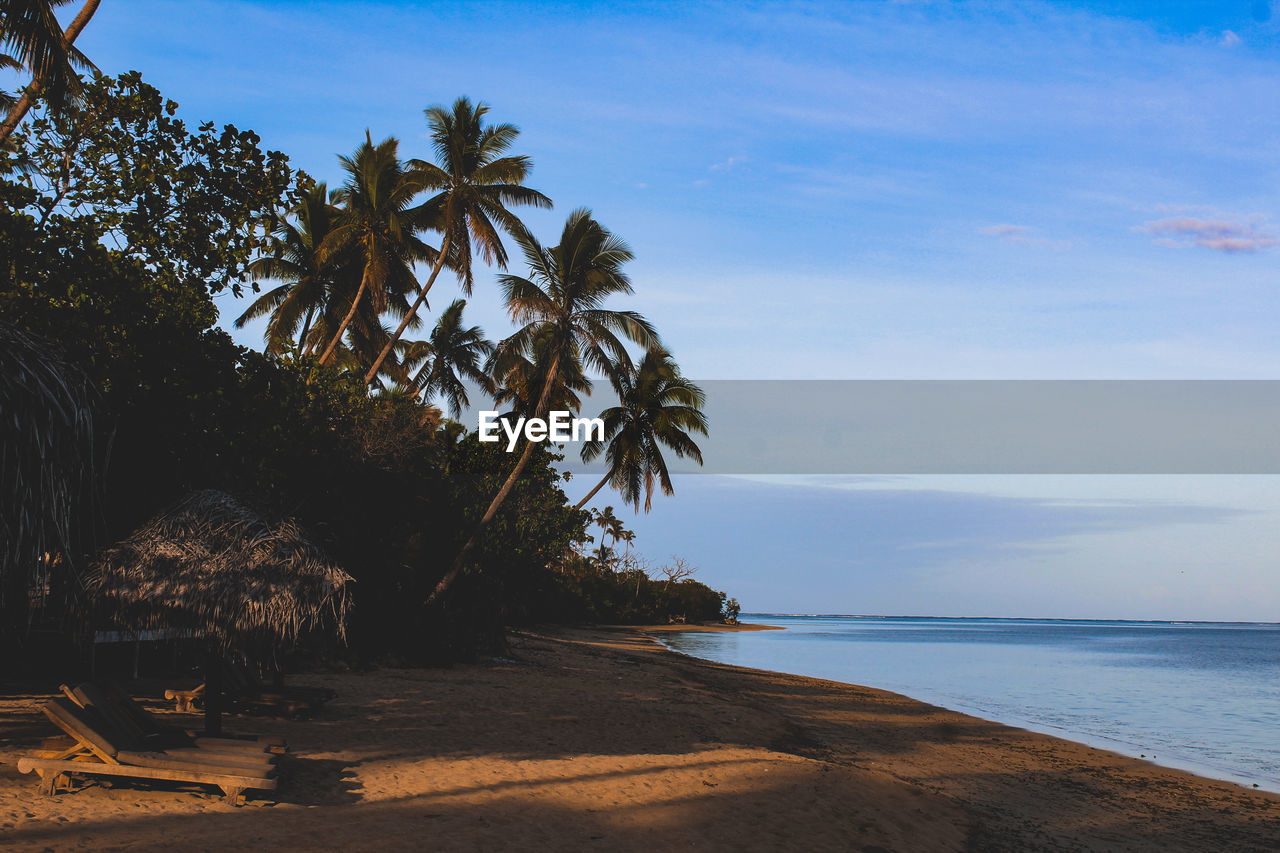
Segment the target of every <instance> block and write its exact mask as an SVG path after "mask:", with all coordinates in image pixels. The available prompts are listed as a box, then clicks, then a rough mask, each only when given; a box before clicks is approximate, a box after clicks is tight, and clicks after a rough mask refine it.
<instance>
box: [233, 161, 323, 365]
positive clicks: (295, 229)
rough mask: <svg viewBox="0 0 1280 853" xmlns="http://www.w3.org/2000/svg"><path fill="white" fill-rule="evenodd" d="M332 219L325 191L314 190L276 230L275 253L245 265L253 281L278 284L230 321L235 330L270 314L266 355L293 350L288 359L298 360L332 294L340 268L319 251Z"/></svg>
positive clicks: (320, 187)
mask: <svg viewBox="0 0 1280 853" xmlns="http://www.w3.org/2000/svg"><path fill="white" fill-rule="evenodd" d="M337 214H338V208H336V207H334V206H333V205H332V204H330V202H329V189H328V187H327V186H325V184H323V183H318V184H316V185H315V186H313V187H312V188H311V189H310V190H308V191H307V192H306V194H305V195H303V197H302V200H301V201H300V202H299V203H298V206H297V207H295V208H294V209H293V215H294V218H295V219H296V220H297V221H296V223H294V222H289V221H288V220H287V219H286V220H282V221H281V223H280V225H279V226H278V227H277V229H276V232H275V235H274V236H275V251H273V252H272V254H271V255H269V256H267V257H262V258H258V259H257V260H255V261H254V262H253V263H251V264H250V265H249V272H250V273H251V274H252V275H253V276H254V278H255V279H272V280H275V281H280V282H283V283H282V284H280V285H279V286H277V287H274V288H272V289H271V290H269V291H267V292H266V293H264V294H262V295H261V296H259V297H258V298H257V299H256V300H254V302H253V304H252V305H250V306H249V308H248V310H246V311H245V312H244V313H243V314H241V315H240V317H239V318H238V319H237V320H236V321H235V327H236V328H237V329H241V328H244V325H245V323H247V322H249V321H250V320H256V319H257V318H258V317H262V316H265V315H268V314H270V315H271V321H270V322H269V323H268V324H267V332H266V338H267V352H268V353H271V354H273V355H282V354H283V353H284V352H285V350H287V349H288V348H289V346H290V344H293V349H294V355H295V356H298V355H301V354H302V352H303V351H304V348H306V346H307V336H308V334H310V332H311V328H312V321H313V320H314V319H315V315H316V312H317V311H320V310H322V309H323V307H324V305H325V303H326V302H328V301H329V299H330V297H331V296H332V294H333V292H334V289H335V285H336V277H337V275H338V274H339V268H340V263H339V262H338V259H337V258H326V257H325V253H323V252H322V251H321V249H320V247H321V245H323V243H324V240H325V238H326V237H327V236H328V235H329V231H330V229H331V228H332V227H333V221H334V219H335V217H336V216H337ZM299 323H301V330H299ZM295 338H296V343H294V341H295ZM325 340H328V338H327V337H326V338H325Z"/></svg>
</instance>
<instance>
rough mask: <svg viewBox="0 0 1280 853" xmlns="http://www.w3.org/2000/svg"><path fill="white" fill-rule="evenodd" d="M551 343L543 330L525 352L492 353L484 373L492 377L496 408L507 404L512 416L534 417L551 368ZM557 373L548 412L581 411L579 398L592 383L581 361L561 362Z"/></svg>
mask: <svg viewBox="0 0 1280 853" xmlns="http://www.w3.org/2000/svg"><path fill="white" fill-rule="evenodd" d="M552 340H553V337H552V336H551V335H550V334H548V333H547V332H546V331H544V332H543V333H541V334H540V335H538V336H536V337H535V338H534V339H533V340H532V341H531V342H530V344H529V347H528V349H527V350H520V349H517V348H516V347H503V348H501V350H500V351H496V352H495V353H494V354H493V357H492V358H490V359H489V363H488V364H487V365H486V366H485V370H486V372H487V373H488V374H489V376H490V377H492V385H493V388H492V393H493V401H494V403H495V404H496V405H499V406H502V405H506V404H510V406H511V412H510V414H511V415H523V416H525V417H534V409H535V408H537V405H538V399H539V397H541V395H542V388H543V386H544V385H545V384H546V382H547V368H549V367H550V366H551V358H550V357H549V356H548V355H547V350H548V349H549V347H550V345H551V342H552ZM557 374H558V375H557V376H555V377H554V379H553V380H552V382H553V385H552V389H551V395H550V396H549V397H548V398H547V402H546V408H547V411H552V410H562V411H571V412H576V411H578V410H579V409H581V408H582V398H581V396H580V395H581V394H585V393H586V392H588V391H590V390H591V380H589V379H587V377H586V374H585V373H584V372H583V370H582V361H581V360H580V359H576V358H569V359H561V361H560V364H559V367H558V369H557Z"/></svg>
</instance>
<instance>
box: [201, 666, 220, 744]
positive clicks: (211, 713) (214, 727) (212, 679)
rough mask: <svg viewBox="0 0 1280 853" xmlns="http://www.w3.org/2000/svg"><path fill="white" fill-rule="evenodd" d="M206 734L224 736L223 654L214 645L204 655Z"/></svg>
mask: <svg viewBox="0 0 1280 853" xmlns="http://www.w3.org/2000/svg"><path fill="white" fill-rule="evenodd" d="M204 733H205V734H206V735H209V736H210V737H217V736H218V735H221V734H222V652H221V651H220V650H219V649H218V648H217V647H216V646H214V645H213V644H212V643H211V644H209V645H208V646H207V647H206V648H205V653H204Z"/></svg>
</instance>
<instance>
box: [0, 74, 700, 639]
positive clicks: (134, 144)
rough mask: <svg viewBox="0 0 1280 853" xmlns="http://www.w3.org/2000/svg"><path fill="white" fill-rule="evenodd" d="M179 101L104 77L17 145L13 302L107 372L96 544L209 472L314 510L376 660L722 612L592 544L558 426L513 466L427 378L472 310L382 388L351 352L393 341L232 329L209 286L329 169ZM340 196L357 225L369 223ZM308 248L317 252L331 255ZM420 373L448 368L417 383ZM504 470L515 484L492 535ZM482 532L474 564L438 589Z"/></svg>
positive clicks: (4, 201)
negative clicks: (562, 457)
mask: <svg viewBox="0 0 1280 853" xmlns="http://www.w3.org/2000/svg"><path fill="white" fill-rule="evenodd" d="M175 114H176V105H175V104H173V102H172V101H168V100H166V99H164V98H163V97H162V96H161V95H160V93H159V92H157V91H156V90H155V89H154V88H152V87H150V86H149V85H147V84H146V83H144V82H143V81H142V79H141V78H140V76H139V75H137V74H128V75H124V76H122V77H120V78H118V79H107V78H98V79H96V80H94V81H90V82H88V83H86V85H85V86H84V93H83V100H82V104H81V106H79V107H75V108H69V109H64V110H62V111H60V112H59V113H58V114H56V115H51V114H48V113H44V114H41V115H39V116H37V117H36V118H35V119H34V120H33V121H31V122H29V123H28V124H27V125H25V126H24V128H23V129H22V131H21V132H20V133H19V134H17V135H15V137H14V138H13V140H14V142H15V143H16V145H15V146H14V147H13V149H12V150H9V151H6V152H0V258H3V259H4V263H3V265H0V319H2V320H3V321H4V322H6V323H9V324H12V326H14V327H16V328H17V329H20V330H21V331H22V332H23V333H24V334H27V335H33V336H36V337H38V338H40V339H43V340H44V341H47V342H49V343H50V344H51V345H52V347H53V348H55V349H56V350H57V351H59V352H60V353H61V355H60V358H64V359H65V360H66V361H67V362H69V363H71V364H73V365H75V366H76V369H77V370H78V371H82V372H83V373H84V375H85V376H87V378H88V380H89V382H90V383H91V385H92V387H93V388H94V389H96V390H95V391H94V394H93V404H92V409H93V416H94V427H95V428H94V432H93V434H92V435H93V441H94V442H95V447H94V448H93V455H95V456H96V457H97V458H99V459H102V460H106V462H105V465H104V466H103V467H102V468H101V470H100V476H99V477H98V480H97V486H96V488H97V491H98V498H99V499H98V501H97V502H96V503H95V504H94V505H93V507H94V508H93V510H92V517H91V524H90V525H89V526H90V527H91V528H92V531H93V532H94V533H95V534H96V537H95V538H96V542H97V544H98V545H99V546H102V545H105V544H108V543H110V542H114V541H118V540H119V539H121V538H123V537H125V536H126V535H127V534H128V533H129V532H130V531H132V530H133V529H135V528H136V527H137V526H138V525H139V524H141V523H142V522H144V521H145V520H146V519H148V518H149V517H151V516H152V515H153V514H154V513H155V512H156V511H158V510H159V509H161V508H163V507H165V506H167V505H169V504H170V503H172V502H173V501H174V500H175V499H177V498H178V497H180V496H181V495H183V494H184V493H186V492H188V491H190V490H194V489H207V488H216V489H221V490H225V491H226V492H229V493H231V494H234V495H237V496H240V497H242V498H243V499H245V500H247V501H248V502H250V503H251V504H252V505H253V506H254V507H255V508H256V509H257V510H259V511H261V512H262V513H264V514H265V515H267V516H270V517H290V518H294V519H297V520H298V521H299V522H300V523H301V524H302V525H303V526H304V527H305V528H307V529H308V530H309V531H310V532H311V533H312V534H313V535H314V536H315V537H316V539H317V540H318V541H319V542H321V543H322V544H323V545H324V546H325V548H326V549H327V550H328V552H329V553H330V554H331V556H332V557H333V559H334V560H335V562H336V563H338V564H339V565H341V566H342V567H344V568H345V569H346V570H347V571H348V572H349V573H350V574H351V575H352V576H353V577H354V579H355V583H354V588H353V591H352V592H353V596H354V601H355V606H354V608H353V609H352V612H351V621H350V625H349V630H348V637H349V642H350V647H351V649H352V650H354V651H355V652H356V653H358V654H360V655H362V656H366V657H386V656H394V657H395V658H398V659H403V660H409V661H411V660H431V659H455V658H458V657H461V656H466V655H469V654H472V653H474V652H475V651H477V650H483V649H486V648H489V649H495V648H496V649H500V648H502V630H503V626H504V625H507V624H513V623H528V622H536V621H543V620H549V619H558V620H568V621H609V622H617V621H650V620H658V621H667V620H685V619H687V620H690V621H694V620H706V619H716V618H720V616H721V615H722V606H723V604H724V596H723V594H720V593H716V592H714V591H712V590H710V589H708V588H707V587H705V586H703V585H701V584H698V583H696V582H694V581H691V580H688V579H681V580H679V581H678V582H674V583H673V582H671V581H670V580H668V581H667V582H666V583H664V582H663V581H660V580H653V579H650V578H648V577H647V576H644V577H641V576H640V574H643V573H642V572H641V573H637V570H636V569H634V568H633V567H632V568H628V567H625V566H624V567H621V568H619V567H618V566H615V565H612V564H610V563H608V562H607V561H605V562H601V561H599V560H597V561H595V562H594V563H592V562H591V561H590V560H585V558H583V557H582V556H581V553H580V552H581V549H582V547H583V546H584V544H585V543H587V542H588V541H589V539H590V537H589V534H588V532H587V525H588V524H589V522H590V521H591V517H590V515H589V514H588V513H587V512H584V511H582V510H579V509H576V508H574V507H573V505H572V503H571V502H570V501H569V500H568V498H567V497H566V495H565V492H564V491H563V487H564V484H565V481H566V480H567V475H563V474H561V473H560V472H559V471H557V469H556V468H555V462H556V461H557V457H556V456H555V455H554V454H553V453H552V452H550V451H549V450H548V449H547V447H546V446H545V445H537V446H535V447H532V448H531V449H530V450H529V452H528V453H527V455H522V459H525V457H526V456H527V459H526V462H527V464H524V465H523V470H522V471H519V472H518V473H519V476H518V477H512V476H511V469H512V461H513V460H512V458H511V456H510V455H509V454H507V453H505V452H503V451H502V450H501V448H500V447H498V446H496V445H493V444H481V443H479V442H478V441H477V440H476V439H475V436H474V435H471V434H468V433H466V432H465V431H464V430H463V429H462V428H461V427H460V426H459V425H458V424H456V423H454V422H451V421H447V420H444V419H443V416H442V414H441V412H440V410H439V409H438V408H436V406H434V405H432V404H431V403H430V401H429V400H428V399H425V398H424V397H422V396H421V394H422V392H424V391H425V392H427V393H428V394H430V393H432V392H433V391H434V392H440V391H444V392H445V396H446V397H448V394H449V388H451V387H452V386H450V384H449V380H450V377H451V376H452V372H453V371H457V370H459V369H460V368H458V367H457V364H458V363H459V362H460V361H463V360H465V359H464V358H463V356H465V355H466V353H467V352H470V350H468V349H467V348H468V347H470V348H471V349H472V350H474V352H471V355H470V356H467V358H470V361H469V362H467V365H468V366H467V369H466V370H464V371H463V372H464V373H466V372H467V371H470V373H472V374H475V372H476V370H477V369H478V367H477V365H478V364H479V361H480V360H482V359H483V358H484V355H485V353H486V352H487V351H488V350H489V349H492V347H491V346H490V347H488V349H486V347H485V346H482V345H481V343H482V342H481V339H480V338H479V335H478V330H468V329H467V328H466V327H465V325H464V324H463V323H462V320H461V310H462V309H461V307H460V306H451V308H450V311H447V312H446V320H447V321H448V324H449V325H448V328H447V329H446V330H444V331H441V332H440V333H439V334H437V335H435V336H433V337H431V338H430V339H428V340H427V341H423V342H418V343H417V345H416V346H415V345H414V342H407V341H406V342H403V344H402V345H401V346H400V347H399V350H398V351H399V352H400V353H401V354H402V356H403V359H404V361H403V363H404V364H405V365H410V364H412V365H415V367H414V371H415V377H410V376H409V375H408V374H404V376H403V378H404V379H405V380H406V381H405V382H404V383H403V384H402V385H401V386H399V387H397V388H394V389H381V390H379V388H378V387H377V386H376V385H375V388H374V389H373V390H374V391H375V392H377V393H371V392H370V388H369V387H368V386H367V385H366V383H365V381H363V379H362V375H363V369H364V367H365V365H364V364H360V363H358V362H353V359H358V357H359V355H360V352H365V353H374V354H376V353H377V347H369V346H367V345H366V346H355V345H354V344H353V345H351V346H348V345H346V344H345V343H344V345H343V352H344V353H345V357H344V359H336V360H334V361H333V362H332V363H331V364H328V365H326V366H324V367H321V366H319V363H318V362H317V360H316V358H315V356H316V355H318V354H319V353H318V352H317V350H319V349H320V347H319V346H314V347H313V346H307V347H302V346H293V341H292V338H291V335H292V334H293V332H294V331H296V329H295V328H292V327H291V328H289V329H285V330H284V331H283V332H282V331H281V328H282V327H280V326H277V327H276V328H275V329H274V330H273V332H272V334H275V335H276V338H275V341H274V342H275V344H277V345H275V346H273V347H271V348H270V352H271V354H269V355H268V354H264V353H261V352H257V351H254V350H249V349H245V348H243V347H240V346H237V345H236V344H235V343H234V342H233V341H232V340H231V339H230V337H229V336H228V335H227V334H226V333H225V332H223V331H222V330H221V329H219V328H217V327H216V326H215V322H216V321H217V317H218V312H217V309H216V306H215V304H214V301H213V296H214V295H215V294H217V293H219V292H222V291H224V290H228V289H229V290H230V291H232V292H234V293H237V294H238V293H239V292H240V291H241V289H242V288H243V287H244V285H245V283H246V282H247V281H248V278H247V277H246V276H247V275H249V274H251V272H252V270H253V268H254V267H253V265H254V262H255V260H260V259H262V258H264V257H270V256H271V253H272V252H275V251H278V250H279V247H280V245H281V243H280V234H281V233H282V231H281V227H280V226H281V223H282V222H283V221H284V219H283V217H284V216H285V215H286V212H287V211H290V210H297V209H298V207H299V205H300V203H301V202H304V201H305V200H306V199H308V198H310V199H311V203H312V204H313V205H314V204H320V205H323V204H324V203H325V202H324V189H323V187H320V189H319V195H318V197H317V195H316V192H315V191H314V189H313V188H314V186H315V185H313V184H312V182H311V181H310V179H309V178H308V177H307V176H306V175H304V174H301V173H298V172H295V171H293V170H292V169H291V168H290V166H289V164H288V160H287V158H286V157H285V156H284V155H283V154H280V153H279V152H263V151H262V150H261V149H260V148H259V140H258V138H257V137H256V136H255V135H254V134H252V133H251V132H247V131H239V130H237V129H236V128H234V127H230V126H227V127H225V128H222V129H217V128H215V127H214V126H213V125H212V124H203V125H200V126H199V127H197V128H195V129H191V128H188V127H187V126H186V125H185V123H184V122H182V121H181V120H178V119H176V118H175ZM309 193H310V196H309V195H308V194H309ZM343 215H345V214H341V213H339V214H336V216H337V218H336V221H337V222H338V223H339V224H340V225H341V224H342V223H344V222H350V221H352V220H351V219H350V217H349V216H348V218H347V219H343V218H342V216H343ZM424 216H425V214H424ZM425 218H426V219H430V217H425ZM507 224H510V223H507ZM370 227H373V226H370ZM512 227H513V228H514V227H515V226H514V225H512ZM459 242H460V241H459ZM456 245H457V244H455V246H456ZM308 246H309V247H310V244H309V243H308ZM310 248H314V249H315V251H316V252H318V253H319V254H318V255H317V257H318V258H319V259H320V260H321V261H323V262H324V263H330V262H332V261H334V259H335V257H337V255H330V254H326V253H324V252H321V248H320V247H319V246H315V247H310ZM335 251H336V252H341V251H345V248H344V247H340V248H338V249H336V250H335ZM422 254H423V256H429V255H430V253H422ZM370 262H376V258H375V259H374V261H370V260H369V258H368V257H365V258H364V261H363V263H364V264H365V265H366V266H367V264H368V263H370ZM266 266H267V267H268V268H272V269H276V268H278V265H276V266H274V267H273V266H272V265H270V264H268V265H266ZM459 266H462V267H463V268H462V269H461V270H458V272H459V274H460V275H461V276H462V277H464V278H465V277H467V276H470V264H469V263H467V264H465V265H461V264H460V265H459ZM259 268H262V265H261V264H259ZM371 280H372V279H371V278H370V277H369V276H368V275H367V274H366V275H364V276H363V278H362V284H363V285H367V284H368V282H369V281H371ZM397 286H398V287H400V293H401V294H402V295H409V296H411V295H412V294H413V292H414V289H413V288H414V285H412V284H410V285H405V284H404V283H401V284H400V285H397ZM254 288H255V289H257V287H256V284H255V285H254ZM319 290H321V291H323V293H322V297H324V298H333V299H334V300H335V303H334V305H318V306H313V307H314V308H316V312H315V313H316V316H317V317H321V316H322V315H324V316H328V317H329V318H330V320H329V321H325V322H330V325H329V326H328V327H325V326H323V322H322V320H321V319H317V320H316V326H315V328H318V329H321V330H322V332H325V333H328V332H332V331H334V326H335V324H334V323H333V322H332V319H333V318H334V317H336V316H338V315H340V314H342V313H344V311H345V313H348V314H349V313H350V312H352V311H355V309H356V308H357V307H358V303H359V302H360V299H361V298H362V297H361V296H359V292H360V291H359V289H358V288H356V287H349V288H348V289H347V291H346V293H347V296H346V297H345V298H346V302H345V303H341V302H340V297H339V296H334V294H338V293H339V292H340V289H339V288H338V287H337V286H336V285H335V286H332V287H324V288H319ZM365 290H366V292H367V290H368V288H367V287H365ZM352 294H356V295H355V296H354V298H353V296H352ZM286 295H287V294H286ZM402 298H403V297H402ZM335 306H336V307H335ZM298 313H299V316H300V315H301V313H302V312H301V311H299V312H298ZM308 316H310V315H308ZM375 319H376V318H375ZM352 328H353V329H354V328H355V325H353V326H352ZM302 331H303V332H305V329H304V330H302ZM470 332H475V333H477V334H473V335H471V337H470V338H467V337H466V333H470ZM336 333H337V336H338V338H342V336H343V331H342V329H341V328H339V329H337V332H336ZM353 333H354V332H353ZM282 336H283V337H282ZM459 341H461V342H459ZM299 343H301V341H299ZM460 353H461V355H460ZM526 354H527V355H528V357H529V358H530V359H534V360H536V358H537V353H536V352H535V351H534V348H532V347H530V348H526ZM433 359H434V360H435V361H433ZM395 364H396V362H395V360H394V359H393V360H392V366H393V367H394V366H395ZM530 366H531V368H533V362H532V361H531V362H530ZM11 367H12V366H11V365H0V369H3V370H5V371H6V372H8V371H9V370H10V369H11ZM446 368H447V369H446ZM544 372H546V371H545V370H544ZM551 372H552V373H553V374H554V373H555V372H556V368H555V367H554V366H553V367H552V368H551ZM422 376H425V377H432V379H431V381H430V382H428V381H426V380H420V381H414V379H415V378H416V377H422ZM472 378H474V376H473V377H472ZM553 378H554V377H553ZM547 381H548V382H551V381H552V380H551V379H548V380H547ZM574 381H581V379H580V378H579V379H578V380H574ZM543 396H546V395H543ZM500 487H501V488H502V489H509V493H507V494H505V500H504V501H503V502H502V504H501V508H500V510H496V511H494V512H493V513H492V517H491V518H487V519H486V523H485V524H484V525H483V535H482V536H477V535H476V534H477V531H478V530H479V529H480V527H481V526H482V525H481V520H482V518H484V517H485V516H486V510H487V509H488V510H493V509H494V504H493V502H492V500H491V499H492V497H493V495H494V494H495V493H498V492H499V490H500ZM615 541H616V536H615ZM467 542H474V547H473V548H471V549H469V551H468V552H467V561H466V566H465V569H466V570H465V571H464V572H462V573H461V575H460V577H459V579H458V581H457V583H456V584H455V585H454V586H453V588H452V589H451V590H450V591H449V595H448V596H447V597H445V598H443V599H441V600H439V601H436V602H434V603H429V599H430V598H431V595H432V590H434V589H436V588H437V586H438V584H439V582H440V580H441V578H442V577H445V576H446V575H447V573H448V572H449V570H450V567H451V566H452V565H454V564H455V563H456V560H455V557H456V556H457V555H458V554H459V552H460V550H461V549H462V546H463V544H464V543H467ZM77 547H79V546H77ZM68 556H77V555H68ZM9 568H11V567H9V566H3V567H0V569H3V570H8V569H9ZM10 574H11V573H10ZM61 615H63V616H65V615H66V613H63V614H61ZM6 619H7V622H6V624H7V626H8V627H10V628H13V627H17V626H19V625H20V623H21V622H22V621H23V620H20V619H19V618H18V617H17V616H14V615H13V614H9V615H8V616H7V617H6ZM11 633H12V632H11Z"/></svg>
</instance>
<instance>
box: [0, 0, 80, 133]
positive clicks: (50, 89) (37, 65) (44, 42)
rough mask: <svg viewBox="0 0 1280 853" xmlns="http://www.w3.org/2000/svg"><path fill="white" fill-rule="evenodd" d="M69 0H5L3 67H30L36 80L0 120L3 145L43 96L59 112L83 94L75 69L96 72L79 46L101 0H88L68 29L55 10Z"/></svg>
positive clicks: (0, 35)
mask: <svg viewBox="0 0 1280 853" xmlns="http://www.w3.org/2000/svg"><path fill="white" fill-rule="evenodd" d="M68 2H70V0H0V48H2V49H3V50H4V51H5V52H4V53H3V54H0V67H8V68H26V69H27V71H29V72H30V73H31V82H30V83H29V84H28V85H27V88H26V91H24V92H23V93H22V97H21V98H18V99H17V101H14V102H12V103H11V104H8V105H7V106H8V107H9V113H8V115H7V116H6V117H5V120H4V123H3V124H0V143H4V142H5V140H7V139H8V138H9V137H10V136H12V135H13V131H14V130H15V129H17V127H18V124H19V123H20V122H21V121H22V119H23V118H24V117H25V116H26V114H27V113H28V112H29V111H30V110H31V107H32V105H33V104H35V102H36V99H37V98H39V97H41V96H43V97H44V99H45V100H46V101H48V103H49V105H50V106H51V107H53V109H55V110H62V109H63V108H64V107H65V106H66V104H67V102H68V101H69V100H71V99H72V98H75V97H76V96H78V95H79V94H80V88H81V86H80V78H79V76H77V74H76V69H77V68H80V69H83V70H92V71H96V70H97V69H96V68H94V66H93V63H92V62H90V61H89V58H88V57H86V56H85V55H84V54H83V53H81V52H80V51H78V50H76V48H75V46H74V44H75V40H76V37H77V36H79V35H80V32H81V30H83V29H84V28H85V25H86V24H88V23H89V19H90V18H92V17H93V13H94V12H96V11H98V4H99V3H100V2H101V0H85V4H84V5H83V6H81V7H80V11H79V12H78V13H77V14H76V16H75V18H73V19H72V21H71V23H70V24H69V25H68V26H67V29H66V31H65V32H64V31H63V29H62V26H61V25H60V24H59V23H58V19H57V17H55V16H54V13H53V10H54V9H56V8H57V7H59V6H65V5H66V4H67V3H68Z"/></svg>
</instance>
